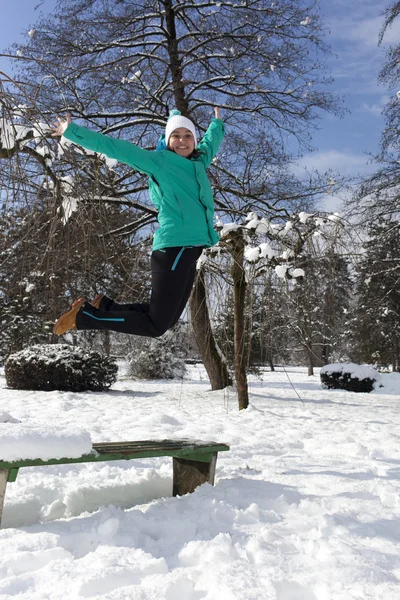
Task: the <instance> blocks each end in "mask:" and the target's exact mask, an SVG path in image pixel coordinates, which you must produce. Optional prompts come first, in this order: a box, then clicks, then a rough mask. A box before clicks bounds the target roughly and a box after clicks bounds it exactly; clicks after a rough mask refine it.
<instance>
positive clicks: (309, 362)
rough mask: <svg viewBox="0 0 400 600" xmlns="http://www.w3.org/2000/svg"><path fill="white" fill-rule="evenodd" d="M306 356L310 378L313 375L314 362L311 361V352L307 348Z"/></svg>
mask: <svg viewBox="0 0 400 600" xmlns="http://www.w3.org/2000/svg"><path fill="white" fill-rule="evenodd" d="M306 355H307V366H308V376H309V377H311V376H312V375H314V360H313V355H312V352H311V350H310V349H309V348H306Z"/></svg>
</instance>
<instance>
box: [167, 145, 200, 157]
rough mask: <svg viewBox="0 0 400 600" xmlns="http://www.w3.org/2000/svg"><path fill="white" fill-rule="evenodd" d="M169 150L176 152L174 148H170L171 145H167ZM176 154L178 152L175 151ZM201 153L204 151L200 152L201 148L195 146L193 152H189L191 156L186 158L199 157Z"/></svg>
mask: <svg viewBox="0 0 400 600" xmlns="http://www.w3.org/2000/svg"><path fill="white" fill-rule="evenodd" d="M167 150H169V151H170V152H174V150H172V148H170V147H169V146H168V147H167ZM175 154H176V152H175ZM200 154H203V153H202V152H200V150H197V148H195V149H194V150H193V152H192V154H189V156H187V157H186V158H189V159H190V158H199V156H200Z"/></svg>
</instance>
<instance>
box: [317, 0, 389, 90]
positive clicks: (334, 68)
mask: <svg viewBox="0 0 400 600" xmlns="http://www.w3.org/2000/svg"><path fill="white" fill-rule="evenodd" d="M321 4H322V12H323V18H324V20H325V22H326V24H327V27H328V30H329V37H328V38H327V42H328V43H329V44H330V45H331V47H332V52H333V54H334V55H336V58H332V59H331V60H330V67H331V74H332V76H333V77H334V79H335V80H336V82H337V84H339V85H340V86H341V88H342V91H344V92H351V93H355V92H356V93H363V94H370V93H377V91H378V86H377V76H378V74H379V72H380V70H381V69H382V67H383V65H384V62H385V53H386V50H387V48H388V46H389V45H390V44H398V43H399V40H400V19H397V20H396V21H395V22H394V23H393V26H392V27H391V28H390V29H388V30H387V33H386V35H385V37H384V40H383V43H382V45H381V46H378V41H379V34H380V32H381V30H382V27H383V23H384V16H383V11H382V8H383V7H382V6H380V4H379V3H377V2H375V1H374V2H370V1H369V0H362V1H361V0H352V1H351V7H349V3H348V2H347V1H346V2H344V1H343V2H342V1H341V0H335V2H333V3H332V2H328V0H321ZM324 13H325V14H324Z"/></svg>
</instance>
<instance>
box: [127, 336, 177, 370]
mask: <svg viewBox="0 0 400 600" xmlns="http://www.w3.org/2000/svg"><path fill="white" fill-rule="evenodd" d="M128 361H129V374H130V375H131V377H135V378H136V379H175V378H182V377H183V376H184V375H185V373H186V371H187V369H186V365H185V363H184V361H183V360H182V359H181V358H179V356H177V349H176V348H175V346H174V345H173V344H172V343H171V340H170V339H169V338H165V339H160V338H155V339H153V340H151V341H150V342H148V344H147V347H146V346H145V347H143V348H142V349H140V350H136V351H135V352H132V353H131V354H130V355H129V356H128Z"/></svg>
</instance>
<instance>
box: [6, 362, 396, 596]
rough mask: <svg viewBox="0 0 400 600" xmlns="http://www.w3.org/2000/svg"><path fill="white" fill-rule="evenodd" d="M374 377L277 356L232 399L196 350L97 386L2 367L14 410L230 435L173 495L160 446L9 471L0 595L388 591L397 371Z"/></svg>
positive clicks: (176, 433) (27, 419) (392, 588)
mask: <svg viewBox="0 0 400 600" xmlns="http://www.w3.org/2000/svg"><path fill="white" fill-rule="evenodd" d="M381 378H382V383H383V385H384V387H382V388H379V389H377V390H374V391H373V392H371V393H370V394H356V393H352V392H345V391H339V390H324V389H323V388H322V386H321V383H320V379H319V376H318V374H316V375H315V376H313V377H307V375H306V369H304V368H294V367H286V368H285V369H283V368H278V369H277V371H276V372H275V373H270V372H265V373H264V374H263V378H262V379H257V378H255V377H253V378H252V379H251V381H250V407H249V409H247V410H245V411H240V412H239V411H238V409H237V399H236V397H235V393H234V390H233V389H231V388H228V389H226V390H222V391H216V392H211V391H210V385H209V382H208V380H207V378H206V376H205V373H204V370H203V369H201V368H200V367H198V366H191V367H190V373H189V377H188V378H187V379H185V380H183V381H181V380H174V381H147V382H143V381H132V380H129V379H126V378H125V377H124V373H123V372H122V374H121V378H120V380H119V381H118V382H117V383H116V384H115V385H114V386H113V389H112V390H111V391H110V392H108V393H93V392H86V393H80V394H77V393H69V392H26V391H25V392H22V391H18V390H8V389H6V388H5V382H4V379H1V377H0V397H1V400H2V410H4V411H7V412H8V413H9V414H10V415H12V416H13V417H14V418H15V419H18V420H19V421H21V423H22V424H23V425H24V426H27V425H28V424H30V423H34V425H35V427H39V426H43V427H46V428H47V427H48V426H49V424H50V423H57V425H58V426H59V427H61V428H63V429H64V428H65V430H66V431H67V430H69V429H70V428H71V427H77V426H79V427H81V428H83V429H85V430H86V431H89V432H90V434H91V436H92V439H93V441H118V440H129V439H131V440H135V439H136V440H140V439H143V440H144V439H163V438H182V437H186V438H194V439H203V440H205V439H214V440H215V441H219V442H226V443H228V444H229V445H230V447H231V450H230V451H229V452H221V453H220V454H219V457H218V462H217V472H216V482H215V486H214V487H212V486H210V485H208V484H205V485H203V486H201V487H200V488H198V489H197V490H196V491H195V493H193V494H190V495H188V496H184V497H178V498H172V497H171V481H172V466H171V462H172V461H171V459H169V458H151V459H150V458H149V459H138V460H135V461H121V462H119V461H118V462H110V463H86V464H70V465H61V466H60V465H56V466H49V467H35V468H29V469H22V470H21V471H20V473H19V475H18V478H17V481H16V482H15V483H9V484H8V486H7V494H6V500H5V508H4V513H3V527H4V528H3V529H2V530H1V531H0V599H3V598H4V599H6V598H7V599H10V598H13V597H18V600H52V599H56V598H58V597H59V595H60V589H61V590H62V595H63V596H64V597H66V598H69V599H71V600H80V599H86V598H92V599H93V600H100V599H101V600H128V599H129V600H154V599H156V598H157V600H175V599H177V600H259V599H261V598H262V599H263V600H356V599H357V600H397V598H398V597H399V593H398V591H399V579H400V561H399V555H400V553H399V549H400V548H399V541H400V527H399V516H400V515H399V513H400V494H399V477H400V470H399V465H400V443H399V442H400V427H399V421H400V416H399V415H400V411H399V402H400V374H398V373H392V374H382V375H381ZM298 395H299V396H300V397H301V399H300V398H299V397H298ZM7 426H8V427H19V425H18V424H7Z"/></svg>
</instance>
